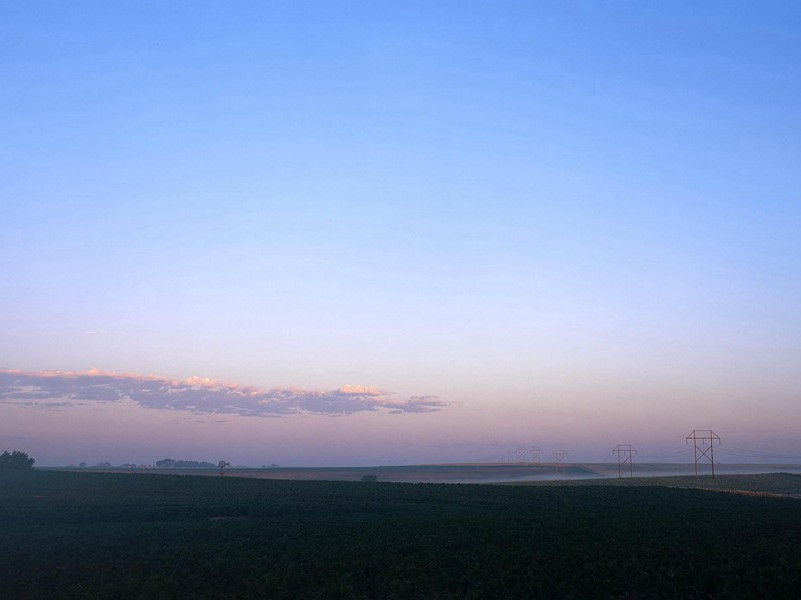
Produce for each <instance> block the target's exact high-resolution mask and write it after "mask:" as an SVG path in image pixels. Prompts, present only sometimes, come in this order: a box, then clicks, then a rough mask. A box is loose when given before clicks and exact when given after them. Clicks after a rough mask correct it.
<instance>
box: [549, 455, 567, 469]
mask: <svg viewBox="0 0 801 600" xmlns="http://www.w3.org/2000/svg"><path fill="white" fill-rule="evenodd" d="M552 454H553V462H554V465H556V474H557V475H559V472H560V471H561V473H562V475H565V474H566V473H567V471H566V469H565V457H566V456H567V450H554V451H553V452H552Z"/></svg>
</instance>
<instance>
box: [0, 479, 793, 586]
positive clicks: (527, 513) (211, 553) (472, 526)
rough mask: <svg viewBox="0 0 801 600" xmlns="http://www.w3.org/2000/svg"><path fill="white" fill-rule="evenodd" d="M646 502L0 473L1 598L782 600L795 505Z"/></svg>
mask: <svg viewBox="0 0 801 600" xmlns="http://www.w3.org/2000/svg"><path fill="white" fill-rule="evenodd" d="M799 502H800V501H799V500H795V499H791V498H783V497H763V496H741V495H735V494H723V493H709V492H707V491H703V490H693V489H679V488H664V487H619V486H610V485H597V486H575V487H567V486H561V487H523V486H521V487H514V486H492V485H454V484H402V483H380V482H376V483H374V484H372V485H363V484H362V483H360V482H358V481H357V482H341V481H338V482H336V481H280V480H258V479H244V478H235V477H199V476H187V475H183V476H179V475H141V474H122V473H119V474H118V473H111V474H109V473H97V472H88V471H82V472H43V471H30V472H5V473H2V474H0V589H2V590H3V594H4V596H5V597H9V598H54V597H59V598H60V597H71V598H98V597H102V598H128V597H137V598H188V597H203V598H263V597H266V598H413V597H419V598H571V597H572V598H734V597H736V598H749V597H751V598H795V597H797V595H798V594H797V592H798V589H799V588H800V587H801V570H799V568H798V565H799V564H801V510H799V508H801V504H799Z"/></svg>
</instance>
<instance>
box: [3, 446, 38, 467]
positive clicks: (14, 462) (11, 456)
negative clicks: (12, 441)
mask: <svg viewBox="0 0 801 600" xmlns="http://www.w3.org/2000/svg"><path fill="white" fill-rule="evenodd" d="M35 462H36V460H35V459H33V458H31V457H29V456H28V455H27V454H26V453H25V452H20V451H19V450H14V451H13V452H9V451H8V450H6V451H5V452H3V453H2V454H0V471H25V470H28V469H32V468H33V463H35Z"/></svg>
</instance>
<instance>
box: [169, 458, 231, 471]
mask: <svg viewBox="0 0 801 600" xmlns="http://www.w3.org/2000/svg"><path fill="white" fill-rule="evenodd" d="M156 466H157V467H158V468H159V469H216V468H217V465H213V464H211V463H210V462H206V461H197V460H173V459H171V458H165V459H163V460H157V461H156Z"/></svg>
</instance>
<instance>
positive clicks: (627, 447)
mask: <svg viewBox="0 0 801 600" xmlns="http://www.w3.org/2000/svg"><path fill="white" fill-rule="evenodd" d="M612 454H617V476H618V478H622V477H623V466H624V465H626V464H628V466H629V477H634V458H633V457H634V456H636V455H637V450H636V449H635V448H633V447H632V445H631V444H618V445H617V446H615V448H614V449H613V450H612Z"/></svg>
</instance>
